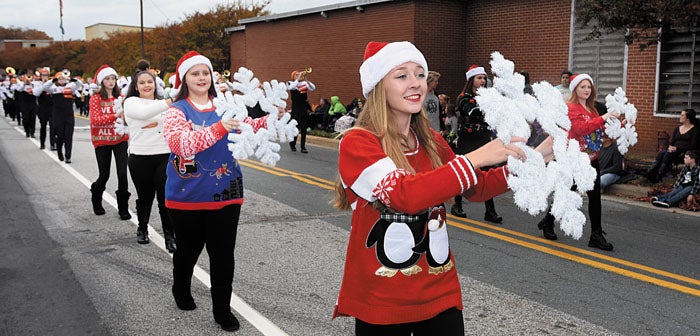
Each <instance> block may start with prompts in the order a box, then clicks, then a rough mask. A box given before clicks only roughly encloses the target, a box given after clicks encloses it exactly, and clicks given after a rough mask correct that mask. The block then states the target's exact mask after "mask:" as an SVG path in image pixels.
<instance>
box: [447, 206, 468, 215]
mask: <svg viewBox="0 0 700 336" xmlns="http://www.w3.org/2000/svg"><path fill="white" fill-rule="evenodd" d="M450 213H451V214H452V215H454V216H457V217H462V218H467V214H466V213H464V210H462V204H459V205H457V203H455V204H453V205H452V208H450Z"/></svg>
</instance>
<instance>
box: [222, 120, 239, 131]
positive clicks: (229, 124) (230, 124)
mask: <svg viewBox="0 0 700 336" xmlns="http://www.w3.org/2000/svg"><path fill="white" fill-rule="evenodd" d="M240 124H241V122H240V121H238V119H233V118H231V119H229V120H227V121H223V120H222V121H221V125H223V126H224V128H225V129H226V131H228V132H231V131H233V130H234V129H238V126H240Z"/></svg>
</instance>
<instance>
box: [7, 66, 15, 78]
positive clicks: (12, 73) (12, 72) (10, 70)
mask: <svg viewBox="0 0 700 336" xmlns="http://www.w3.org/2000/svg"><path fill="white" fill-rule="evenodd" d="M5 72H7V73H8V74H10V75H12V76H14V75H16V74H17V71H16V70H15V68H13V67H7V68H5Z"/></svg>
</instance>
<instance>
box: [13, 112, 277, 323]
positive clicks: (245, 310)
mask: <svg viewBox="0 0 700 336" xmlns="http://www.w3.org/2000/svg"><path fill="white" fill-rule="evenodd" d="M76 128H78V127H76ZM15 130H17V132H19V133H20V134H22V135H23V136H24V135H25V132H24V129H22V128H20V127H19V126H15ZM27 140H30V141H31V142H33V143H34V145H36V146H37V147H39V141H38V140H37V139H35V138H27ZM42 151H43V152H44V153H45V154H46V155H48V156H49V157H50V158H51V159H53V160H54V161H56V162H57V163H58V164H60V165H61V167H62V168H63V169H65V170H66V171H67V172H68V173H69V174H71V175H73V177H75V178H76V179H77V180H78V181H80V183H82V184H83V185H84V186H85V187H86V188H87V189H88V190H90V186H91V185H92V182H90V181H89V180H88V179H87V178H85V176H83V175H81V174H80V173H79V172H78V171H77V170H75V169H73V167H71V165H70V164H67V163H65V162H62V161H60V160H58V156H56V154H53V153H51V151H50V150H48V149H44V150H42ZM102 199H103V200H104V201H106V202H107V203H109V205H111V206H112V207H113V208H115V209H117V199H116V198H114V196H112V195H110V194H109V193H108V192H106V191H105V192H104V194H102ZM129 213H131V220H130V221H131V223H132V224H134V226H136V227H138V220H137V219H136V215H135V214H134V213H133V212H131V210H129ZM148 227H149V228H150V229H149V230H148V232H149V233H148V236H149V238H150V239H151V241H152V242H153V243H154V244H156V246H158V247H159V248H160V249H161V250H163V251H164V252H165V253H167V254H168V255H169V256H170V257H171V258H172V255H171V254H170V253H168V251H167V250H166V248H165V239H164V238H163V237H162V236H161V235H160V234H158V232H157V231H156V230H155V229H154V228H153V227H152V226H150V225H149V226H148ZM194 276H195V277H196V278H197V279H198V280H199V281H200V282H202V283H203V284H204V285H205V286H207V288H211V282H210V281H209V273H207V272H206V271H205V270H203V269H202V268H201V267H199V266H198V265H195V267H194ZM230 305H231V308H233V309H234V310H235V311H236V312H237V313H239V314H240V315H241V316H242V317H243V318H245V319H246V320H247V321H248V322H250V324H252V325H253V326H254V327H255V328H256V329H258V330H259V331H260V332H261V333H262V334H263V335H266V336H287V335H288V334H287V333H285V332H284V331H282V329H280V328H279V327H278V326H276V325H275V324H274V323H272V321H270V320H268V319H267V318H266V317H265V316H263V315H262V314H260V313H259V312H258V311H256V310H255V309H253V307H251V306H250V305H249V304H247V303H246V302H245V301H243V300H242V299H241V298H240V297H238V295H236V293H233V292H232V293H231V301H230Z"/></svg>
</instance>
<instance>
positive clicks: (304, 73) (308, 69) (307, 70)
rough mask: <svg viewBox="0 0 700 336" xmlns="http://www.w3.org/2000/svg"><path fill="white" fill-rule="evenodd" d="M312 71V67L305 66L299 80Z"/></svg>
mask: <svg viewBox="0 0 700 336" xmlns="http://www.w3.org/2000/svg"><path fill="white" fill-rule="evenodd" d="M312 71H314V69H312V68H311V67H306V69H304V71H302V72H301V76H300V77H299V80H305V79H306V76H307V75H308V74H310V73H311V72H312Z"/></svg>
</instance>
